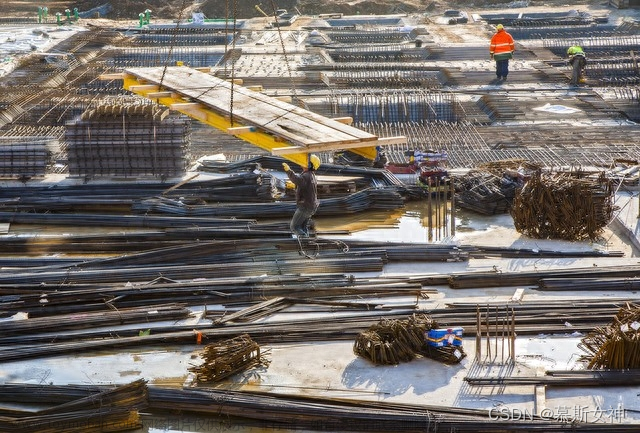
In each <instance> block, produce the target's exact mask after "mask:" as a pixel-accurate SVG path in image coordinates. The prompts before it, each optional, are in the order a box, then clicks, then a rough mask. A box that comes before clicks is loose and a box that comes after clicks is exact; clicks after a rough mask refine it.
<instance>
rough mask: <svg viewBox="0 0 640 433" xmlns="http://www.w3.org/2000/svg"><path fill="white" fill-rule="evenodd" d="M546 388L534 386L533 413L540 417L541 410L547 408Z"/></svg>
mask: <svg viewBox="0 0 640 433" xmlns="http://www.w3.org/2000/svg"><path fill="white" fill-rule="evenodd" d="M546 391H547V387H546V385H536V387H535V401H534V406H535V407H534V409H533V411H534V413H535V414H536V415H540V414H541V413H542V410H543V409H544V408H545V407H546V406H547V395H546Z"/></svg>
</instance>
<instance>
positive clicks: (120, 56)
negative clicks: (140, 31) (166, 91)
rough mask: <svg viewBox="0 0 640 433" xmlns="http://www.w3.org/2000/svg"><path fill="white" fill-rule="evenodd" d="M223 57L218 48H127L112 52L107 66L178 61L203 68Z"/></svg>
mask: <svg viewBox="0 0 640 433" xmlns="http://www.w3.org/2000/svg"><path fill="white" fill-rule="evenodd" d="M223 57H224V52H222V51H221V49H220V48H215V49H210V48H205V47H194V48H192V47H175V48H173V49H172V50H170V49H169V48H167V47H148V48H127V49H125V50H122V51H121V52H120V53H117V54H114V56H113V59H111V60H109V61H108V66H110V67H113V68H118V69H122V68H132V67H143V68H144V67H156V66H163V65H175V64H176V62H178V61H180V62H184V63H185V64H188V65H189V66H191V67H193V68H204V67H212V66H216V65H218V63H219V62H220V61H221V60H222V58H223Z"/></svg>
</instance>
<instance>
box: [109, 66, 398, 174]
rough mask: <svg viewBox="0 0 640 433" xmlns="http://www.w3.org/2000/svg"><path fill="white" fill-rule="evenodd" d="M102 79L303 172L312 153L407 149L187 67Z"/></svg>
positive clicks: (371, 153) (370, 154)
mask: <svg viewBox="0 0 640 433" xmlns="http://www.w3.org/2000/svg"><path fill="white" fill-rule="evenodd" d="M101 78H103V79H116V78H119V79H123V80H124V88H125V89H126V90H129V91H131V92H133V93H136V94H138V95H140V96H142V97H145V98H148V99H153V100H154V101H156V102H157V103H159V104H162V105H165V106H168V107H170V108H171V109H172V110H175V111H178V112H180V113H183V114H185V115H187V116H189V117H192V118H194V119H197V120H199V121H201V122H204V123H206V124H208V125H210V126H213V127H214V128H217V129H219V130H221V131H224V132H226V133H229V134H233V135H235V136H236V137H238V138H240V139H242V140H244V141H246V142H248V143H251V144H253V145H255V146H258V147H260V148H262V149H265V150H267V151H269V152H272V153H274V154H276V153H277V154H279V155H282V156H283V157H284V158H286V159H288V160H290V161H293V162H295V163H297V164H300V165H303V166H304V165H306V164H307V158H308V156H307V154H308V153H311V152H323V151H331V150H338V149H340V150H351V151H353V152H355V153H357V154H359V155H362V156H364V157H366V158H369V159H374V158H375V156H376V146H385V145H388V144H391V143H406V137H389V138H378V136H376V135H373V134H370V133H368V132H365V131H362V130H361V129H358V128H355V127H353V126H351V125H350V124H349V122H348V119H347V118H338V119H330V118H327V117H324V116H321V115H319V114H316V113H313V112H311V111H308V110H305V109H303V108H300V107H298V106H296V105H293V104H289V103H287V102H283V101H280V100H278V99H277V98H272V97H269V96H266V95H263V94H261V93H258V92H255V91H252V90H250V89H247V88H245V87H242V86H240V85H237V84H232V83H230V82H228V81H226V80H223V79H220V78H217V77H215V76H213V75H210V74H208V73H205V72H201V71H199V70H196V69H191V68H188V67H183V66H174V67H167V68H163V67H152V68H131V69H127V70H125V72H124V73H123V74H120V75H119V76H116V74H109V75H105V76H103V77H101Z"/></svg>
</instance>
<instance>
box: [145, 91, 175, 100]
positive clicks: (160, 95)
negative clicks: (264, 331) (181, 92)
mask: <svg viewBox="0 0 640 433" xmlns="http://www.w3.org/2000/svg"><path fill="white" fill-rule="evenodd" d="M145 96H146V97H147V98H149V99H159V98H171V97H172V96H173V92H151V93H147V94H146V95H145Z"/></svg>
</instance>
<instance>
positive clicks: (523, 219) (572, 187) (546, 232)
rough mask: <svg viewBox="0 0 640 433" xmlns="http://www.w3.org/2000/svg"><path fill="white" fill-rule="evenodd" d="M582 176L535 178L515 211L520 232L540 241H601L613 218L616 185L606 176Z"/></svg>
mask: <svg viewBox="0 0 640 433" xmlns="http://www.w3.org/2000/svg"><path fill="white" fill-rule="evenodd" d="M579 176H580V174H579V173H556V174H548V173H542V174H535V175H533V176H532V177H531V178H530V179H529V180H528V181H527V182H526V183H525V185H524V187H523V188H522V189H521V190H520V191H519V192H518V193H517V194H516V196H515V198H514V201H513V205H512V207H511V216H512V217H513V222H514V225H515V228H516V230H517V231H518V232H519V233H523V234H525V235H527V236H530V237H532V238H536V239H564V240H569V241H577V240H585V239H590V240H595V239H597V238H598V236H600V235H601V234H602V231H603V230H604V228H605V227H606V226H607V224H608V223H609V221H611V218H612V217H613V212H614V210H615V207H614V206H613V202H612V196H613V184H612V182H611V180H609V179H607V178H606V177H605V176H604V174H600V175H599V176H598V177H597V178H593V177H590V178H580V177H579Z"/></svg>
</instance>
